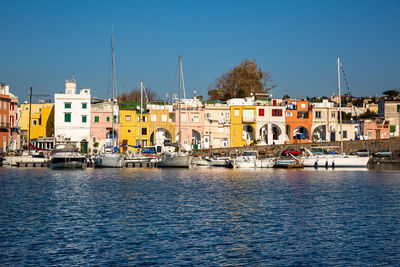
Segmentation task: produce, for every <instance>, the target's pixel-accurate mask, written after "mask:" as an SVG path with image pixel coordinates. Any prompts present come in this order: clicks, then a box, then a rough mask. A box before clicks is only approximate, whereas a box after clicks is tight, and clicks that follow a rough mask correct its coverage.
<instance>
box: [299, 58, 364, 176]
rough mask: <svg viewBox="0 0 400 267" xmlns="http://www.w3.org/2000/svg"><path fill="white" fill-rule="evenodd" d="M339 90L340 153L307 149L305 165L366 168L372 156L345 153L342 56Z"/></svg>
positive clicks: (338, 59) (303, 159)
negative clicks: (341, 79)
mask: <svg viewBox="0 0 400 267" xmlns="http://www.w3.org/2000/svg"><path fill="white" fill-rule="evenodd" d="M337 68H338V90H339V120H340V154H328V155H325V154H324V155H314V154H312V153H311V152H310V151H309V150H307V149H305V152H306V157H302V158H301V160H302V162H303V165H304V167H314V168H318V167H325V168H329V167H332V168H335V167H361V168H365V167H366V166H367V164H368V161H369V158H370V157H359V156H356V155H346V154H344V153H343V129H342V101H341V100H342V99H341V87H340V58H339V57H338V58H337Z"/></svg>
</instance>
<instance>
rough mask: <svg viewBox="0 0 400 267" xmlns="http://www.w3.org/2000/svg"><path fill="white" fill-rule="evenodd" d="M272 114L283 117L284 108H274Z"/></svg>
mask: <svg viewBox="0 0 400 267" xmlns="http://www.w3.org/2000/svg"><path fill="white" fill-rule="evenodd" d="M272 116H274V117H282V109H272Z"/></svg>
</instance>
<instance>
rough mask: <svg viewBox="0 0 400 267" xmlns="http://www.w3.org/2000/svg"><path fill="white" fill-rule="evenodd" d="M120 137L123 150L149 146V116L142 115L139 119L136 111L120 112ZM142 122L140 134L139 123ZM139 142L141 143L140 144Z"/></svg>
mask: <svg viewBox="0 0 400 267" xmlns="http://www.w3.org/2000/svg"><path fill="white" fill-rule="evenodd" d="M119 117H120V125H121V126H120V127H121V128H120V136H121V142H122V145H128V146H124V147H123V149H124V150H137V148H134V147H132V146H138V145H141V146H142V147H146V146H148V145H149V139H150V129H149V126H150V123H149V114H148V113H143V117H142V118H140V113H138V112H137V111H136V110H120V111H119ZM141 121H142V132H140V123H141ZM140 140H141V141H142V142H141V143H140Z"/></svg>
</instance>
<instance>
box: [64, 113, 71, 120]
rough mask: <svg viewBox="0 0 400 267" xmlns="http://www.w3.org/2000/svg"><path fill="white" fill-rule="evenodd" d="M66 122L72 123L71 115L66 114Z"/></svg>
mask: <svg viewBox="0 0 400 267" xmlns="http://www.w3.org/2000/svg"><path fill="white" fill-rule="evenodd" d="M64 122H71V113H64Z"/></svg>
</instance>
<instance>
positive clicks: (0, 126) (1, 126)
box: [0, 122, 11, 128]
mask: <svg viewBox="0 0 400 267" xmlns="http://www.w3.org/2000/svg"><path fill="white" fill-rule="evenodd" d="M10 126H11V123H8V122H0V128H10Z"/></svg>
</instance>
